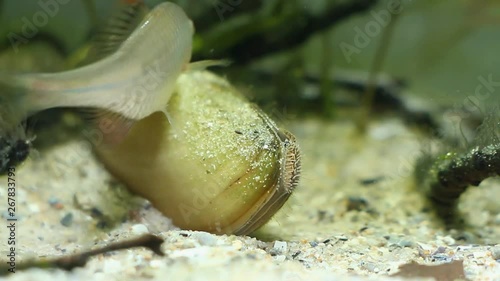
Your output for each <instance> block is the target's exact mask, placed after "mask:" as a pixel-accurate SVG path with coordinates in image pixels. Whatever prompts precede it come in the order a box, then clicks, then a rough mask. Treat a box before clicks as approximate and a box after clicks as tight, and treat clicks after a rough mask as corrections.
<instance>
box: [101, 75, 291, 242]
mask: <svg viewBox="0 0 500 281" xmlns="http://www.w3.org/2000/svg"><path fill="white" fill-rule="evenodd" d="M167 110H168V112H169V113H170V116H171V124H170V123H169V121H168V120H167V118H165V116H164V115H163V114H161V113H155V114H153V115H151V116H149V117H147V118H145V119H143V120H141V121H139V122H137V123H136V124H135V125H134V127H133V128H132V129H131V131H130V132H129V135H128V136H127V137H126V138H125V140H124V141H123V142H121V143H120V144H117V145H115V146H111V147H110V146H104V145H102V146H97V154H98V156H99V157H100V159H101V160H102V161H103V162H104V163H105V165H106V167H107V168H108V169H109V170H110V171H111V172H112V173H113V174H114V175H115V176H116V177H117V178H118V179H120V180H122V181H123V182H124V183H125V184H126V185H127V186H128V187H129V189H130V190H132V191H133V192H135V193H137V194H140V195H142V196H144V197H145V198H147V199H148V200H150V201H151V202H152V203H153V205H154V206H155V207H156V208H157V209H158V210H160V211H161V212H163V213H164V214H165V215H166V216H168V217H170V218H171V219H172V220H173V222H174V224H175V225H177V226H179V227H181V228H185V229H193V230H204V231H209V232H213V233H227V234H230V233H231V234H240V235H242V234H248V233H250V232H252V231H254V230H255V229H257V228H258V227H260V226H261V225H263V224H264V223H265V222H267V221H268V220H269V219H270V218H271V216H272V215H274V214H275V213H276V211H278V210H279V209H280V208H281V206H282V205H283V204H284V203H285V202H286V200H287V199H288V198H289V196H290V195H291V193H292V191H293V189H294V188H295V187H296V185H297V183H298V179H299V175H300V152H299V149H298V145H297V143H296V140H295V138H294V136H293V135H292V134H291V133H289V132H287V131H284V130H281V129H279V128H278V127H277V126H276V124H275V123H274V122H273V121H272V120H271V119H270V118H269V117H267V116H266V115H265V114H264V113H263V112H262V111H260V110H259V109H258V108H257V107H256V106H255V105H253V104H251V103H250V102H248V101H247V100H246V99H245V97H243V96H242V95H241V94H240V93H239V92H238V91H237V90H236V89H235V88H233V87H232V86H231V85H230V84H229V83H228V82H227V81H226V80H225V79H222V78H220V77H218V76H216V75H214V74H211V73H210V72H207V71H188V72H185V73H184V74H181V76H180V77H179V79H178V80H177V84H176V91H175V93H174V95H173V96H172V98H171V100H170V101H169V104H168V108H167Z"/></svg>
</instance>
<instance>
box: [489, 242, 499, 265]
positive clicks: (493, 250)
mask: <svg viewBox="0 0 500 281" xmlns="http://www.w3.org/2000/svg"><path fill="white" fill-rule="evenodd" d="M490 252H491V256H492V257H493V259H494V260H497V261H500V245H496V246H494V247H492V248H491V249H490Z"/></svg>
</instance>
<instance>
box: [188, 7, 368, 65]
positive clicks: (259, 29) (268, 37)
mask: <svg viewBox="0 0 500 281" xmlns="http://www.w3.org/2000/svg"><path fill="white" fill-rule="evenodd" d="M376 3H377V0H352V1H345V2H343V3H341V4H339V5H333V6H332V7H330V9H329V10H327V11H325V12H324V13H323V15H321V16H320V17H316V16H313V15H310V14H304V13H303V11H298V12H297V13H289V14H285V15H278V16H276V17H271V18H269V17H267V18H262V19H259V18H258V16H253V18H257V20H248V21H247V22H246V24H244V25H242V26H240V27H239V29H236V30H234V29H232V30H230V31H229V32H225V33H224V32H221V31H220V30H213V32H208V33H205V34H202V35H201V42H202V45H203V47H202V49H200V50H199V52H195V54H194V57H195V59H194V60H197V59H207V58H228V59H231V60H233V61H234V62H235V64H246V63H248V62H250V61H251V60H254V59H256V58H259V57H263V56H265V55H269V54H272V53H275V52H277V51H284V50H289V49H291V48H294V47H296V46H298V45H300V44H302V43H304V42H305V41H306V40H307V39H308V38H310V36H311V35H312V34H316V33H317V32H321V31H324V30H326V29H327V28H329V27H332V26H333V25H334V24H336V23H338V22H340V21H341V20H343V19H346V18H349V17H350V16H352V15H354V14H357V13H361V12H363V11H366V10H368V9H369V8H370V7H373V6H374V5H375V4H376ZM249 16H251V15H242V16H240V17H242V19H243V17H249ZM235 21H237V19H235ZM224 24H229V23H224ZM248 30H252V31H250V32H248ZM242 33H249V34H248V35H249V36H247V37H245V38H241V40H237V41H235V42H234V44H230V45H227V44H226V45H225V46H221V42H223V41H227V40H228V38H234V37H235V36H238V37H241V36H242V35H241V34H242Z"/></svg>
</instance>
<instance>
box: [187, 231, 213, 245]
mask: <svg viewBox="0 0 500 281" xmlns="http://www.w3.org/2000/svg"><path fill="white" fill-rule="evenodd" d="M191 238H194V239H196V240H198V242H199V243H200V245H202V246H214V245H215V244H216V243H217V236H215V235H213V234H210V233H208V232H203V231H196V232H193V234H191Z"/></svg>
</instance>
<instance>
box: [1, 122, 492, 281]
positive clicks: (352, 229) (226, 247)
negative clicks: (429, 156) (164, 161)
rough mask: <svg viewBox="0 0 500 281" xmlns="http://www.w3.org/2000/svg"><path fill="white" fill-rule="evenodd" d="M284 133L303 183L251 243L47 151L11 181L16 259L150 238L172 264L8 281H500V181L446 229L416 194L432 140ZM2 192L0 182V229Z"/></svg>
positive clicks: (72, 153)
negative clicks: (403, 272) (453, 279)
mask: <svg viewBox="0 0 500 281" xmlns="http://www.w3.org/2000/svg"><path fill="white" fill-rule="evenodd" d="M288 127H289V129H290V130H291V131H292V132H293V133H294V134H295V135H296V136H297V138H298V141H299V143H300V145H301V147H302V150H303V176H302V181H301V183H300V185H299V187H298V188H297V190H296V192H295V193H294V195H293V196H292V197H291V199H290V200H289V202H288V203H287V204H286V205H285V206H284V207H283V209H282V210H281V211H280V212H279V213H278V215H277V216H276V217H275V218H273V220H272V221H271V222H270V223H269V224H268V225H266V226H265V227H263V228H262V229H261V230H259V231H258V232H257V233H256V234H255V235H254V236H253V237H247V236H245V237H236V236H225V235H223V236H216V235H212V234H209V233H205V232H191V231H184V230H179V229H178V228H176V227H175V226H173V225H172V224H171V223H170V220H168V219H167V218H164V217H162V216H161V215H159V214H158V213H157V212H156V211H155V210H154V209H153V208H151V206H149V204H148V203H147V202H146V201H145V200H143V199H141V198H138V197H134V196H132V195H130V194H129V193H128V192H127V191H126V190H125V189H124V187H123V186H122V185H121V184H120V183H118V182H117V181H115V180H113V179H112V178H111V176H110V175H109V174H108V173H107V172H106V171H105V170H104V169H103V168H102V165H101V164H100V163H99V162H98V161H96V160H95V158H94V157H93V156H92V154H91V152H90V151H89V150H88V147H87V146H85V141H82V140H73V141H70V142H66V143H63V144H60V145H58V146H55V147H53V148H51V149H49V150H44V151H41V152H40V153H39V157H36V159H31V160H30V161H28V162H27V163H26V164H24V165H23V166H22V167H20V168H18V170H17V172H16V181H17V195H16V200H17V216H18V218H19V220H18V222H17V229H16V238H17V249H16V254H17V262H21V261H23V260H26V259H29V258H34V257H56V256H61V255H65V254H70V253H76V252H78V251H82V250H83V249H90V248H98V247H101V246H102V245H105V244H107V243H109V242H112V241H119V240H123V239H126V238H131V237H136V236H138V235H141V234H144V233H155V234H158V235H159V236H160V237H162V238H164V239H165V243H164V244H163V246H162V250H163V251H164V252H165V254H166V256H165V257H159V256H156V255H154V254H153V253H152V252H151V251H149V250H146V249H133V250H124V251H117V252H111V253H108V254H104V255H99V256H97V257H94V258H92V259H91V260H90V261H89V262H88V263H87V265H86V266H85V267H83V268H78V269H75V270H73V271H71V272H66V271H63V270H42V269H30V270H26V271H23V272H17V273H15V274H9V275H7V276H4V277H6V279H7V280H122V281H126V280H143V279H144V280H290V281H292V280H294V281H295V280H406V279H403V277H394V276H389V275H393V274H396V273H397V272H398V267H399V266H400V265H402V264H407V263H409V262H412V261H415V262H418V263H421V264H441V263H449V262H452V261H453V260H463V264H464V270H465V274H466V277H467V278H468V279H470V280H500V244H499V243H500V203H499V202H500V201H499V199H498V198H500V181H499V180H498V179H491V180H488V181H486V182H484V183H483V184H481V186H480V187H478V188H471V189H469V190H468V191H467V193H466V194H464V196H462V198H461V203H460V208H461V210H462V212H463V213H464V214H465V215H464V217H465V218H466V220H467V221H468V223H469V224H470V227H469V228H468V229H467V230H465V231H456V230H452V231H446V230H445V229H444V228H443V227H442V225H440V223H439V221H438V220H436V219H435V217H434V216H433V214H432V213H431V212H429V211H428V208H426V206H425V200H424V198H423V197H422V195H421V194H420V193H419V192H418V191H417V190H416V188H415V186H414V185H413V174H412V166H413V162H414V160H415V159H416V157H417V156H418V155H419V154H420V149H421V148H422V146H423V144H424V143H425V139H423V138H422V137H419V136H417V135H416V134H414V133H413V132H412V131H410V130H408V129H407V128H406V127H405V126H404V125H403V124H401V123H400V122H399V121H397V120H393V119H391V120H385V121H374V122H373V123H371V125H370V129H369V134H368V137H366V138H364V139H360V138H359V137H357V136H356V134H355V129H354V126H353V124H352V123H351V122H347V121H337V122H325V121H318V120H312V119H311V120H304V121H294V122H291V123H290V124H288ZM6 183H7V180H6V178H5V177H1V178H0V198H2V200H1V201H2V204H3V205H2V206H3V207H2V216H3V218H2V221H3V222H4V224H7V222H6V221H5V219H4V218H5V217H6V215H7V214H6V213H4V210H5V209H6V207H7V206H6V204H5V202H6V200H5V198H6V188H5V187H6ZM0 229H1V230H0V237H1V238H0V239H1V240H0V246H1V247H0V253H1V260H2V261H4V260H5V258H6V255H7V254H8V250H7V249H8V248H7V245H6V243H7V237H8V233H7V230H6V227H5V226H2V227H1V228H0ZM450 274H451V273H450ZM0 279H1V277H0ZM412 280H433V278H427V279H425V278H415V279H412ZM443 280H444V279H443Z"/></svg>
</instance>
